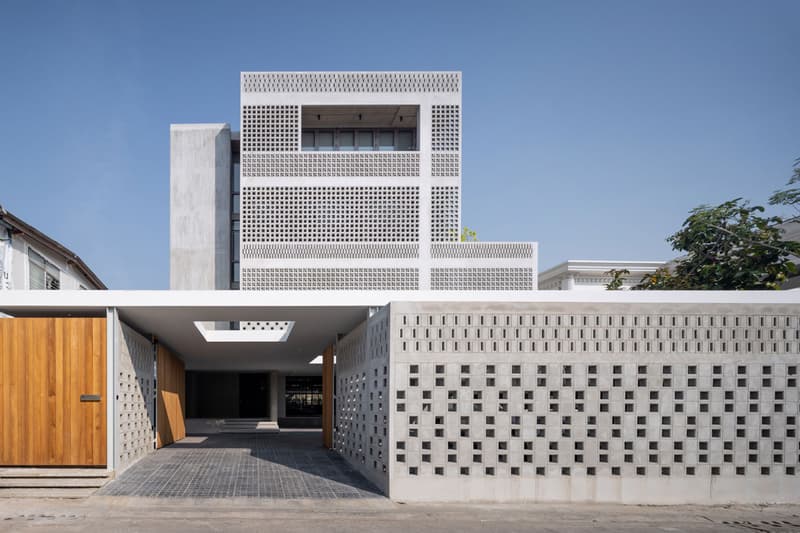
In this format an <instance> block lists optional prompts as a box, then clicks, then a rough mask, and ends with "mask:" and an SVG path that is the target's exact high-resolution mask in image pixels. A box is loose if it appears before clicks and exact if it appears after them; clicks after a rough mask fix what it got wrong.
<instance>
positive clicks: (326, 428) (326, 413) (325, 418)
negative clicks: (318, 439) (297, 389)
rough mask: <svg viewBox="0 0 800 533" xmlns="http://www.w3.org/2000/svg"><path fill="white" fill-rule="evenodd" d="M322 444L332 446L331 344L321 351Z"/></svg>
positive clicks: (327, 446)
mask: <svg viewBox="0 0 800 533" xmlns="http://www.w3.org/2000/svg"><path fill="white" fill-rule="evenodd" d="M322 445H323V446H325V447H326V448H333V345H331V346H328V347H327V348H325V350H324V351H323V352H322Z"/></svg>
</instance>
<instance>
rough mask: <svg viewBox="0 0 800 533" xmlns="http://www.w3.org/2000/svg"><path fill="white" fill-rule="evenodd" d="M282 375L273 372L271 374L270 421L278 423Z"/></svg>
mask: <svg viewBox="0 0 800 533" xmlns="http://www.w3.org/2000/svg"><path fill="white" fill-rule="evenodd" d="M280 378H281V376H280V374H279V373H278V372H275V371H272V372H270V373H269V419H270V420H272V421H273V422H277V421H278V405H279V404H280Z"/></svg>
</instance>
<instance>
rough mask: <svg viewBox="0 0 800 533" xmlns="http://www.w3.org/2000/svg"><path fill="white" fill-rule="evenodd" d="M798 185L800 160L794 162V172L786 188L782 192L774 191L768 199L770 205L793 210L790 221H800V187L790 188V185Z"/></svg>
mask: <svg viewBox="0 0 800 533" xmlns="http://www.w3.org/2000/svg"><path fill="white" fill-rule="evenodd" d="M799 184H800V158H798V159H796V160H795V162H794V171H793V172H792V177H791V178H789V182H788V183H787V184H786V185H787V187H786V188H785V189H783V190H778V191H775V192H774V193H773V194H772V196H770V197H769V203H770V205H786V206H789V207H791V208H793V209H794V212H795V213H794V216H793V217H792V218H791V220H794V221H797V220H798V219H800V186H796V187H792V185H799Z"/></svg>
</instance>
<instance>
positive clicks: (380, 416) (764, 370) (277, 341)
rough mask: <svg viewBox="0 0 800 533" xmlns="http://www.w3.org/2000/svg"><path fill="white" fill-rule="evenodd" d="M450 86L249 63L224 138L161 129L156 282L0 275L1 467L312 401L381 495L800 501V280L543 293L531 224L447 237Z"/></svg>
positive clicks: (450, 222)
mask: <svg viewBox="0 0 800 533" xmlns="http://www.w3.org/2000/svg"><path fill="white" fill-rule="evenodd" d="M461 82H462V78H461V75H460V74H459V73H453V72H298V73H285V72H282V73H274V72H253V73H243V74H242V76H241V109H242V116H241V124H242V131H241V134H240V135H236V134H235V133H231V132H230V128H229V127H228V126H226V125H224V124H216V125H179V126H173V127H172V129H171V143H172V152H171V153H172V156H171V183H170V186H171V202H170V203H171V214H170V235H171V256H170V280H171V290H169V291H71V292H68V291H54V292H48V291H9V292H8V293H5V294H3V295H2V296H0V312H5V313H7V314H9V315H11V316H13V317H14V318H5V319H0V467H3V466H5V467H8V466H17V467H25V466H59V467H62V468H63V467H93V468H95V469H97V470H102V471H104V472H109V473H113V474H114V475H116V476H118V477H119V480H118V483H120V486H126V485H124V483H123V482H124V480H125V476H126V470H128V469H129V468H130V469H131V471H134V470H135V468H136V467H135V464H136V463H137V461H140V460H142V458H144V457H146V456H148V455H149V454H151V453H153V452H154V448H158V447H163V446H166V445H169V444H170V443H172V442H174V441H180V440H181V439H183V438H184V437H185V435H186V433H187V428H188V432H189V433H191V432H192V431H193V430H192V428H193V426H194V427H199V428H200V429H201V430H203V431H206V432H210V431H220V430H221V431H226V427H225V426H226V424H227V423H228V421H230V419H231V418H236V419H241V418H243V417H244V418H247V419H253V420H256V421H260V422H264V423H269V424H271V426H270V427H272V428H273V429H274V425H275V423H276V422H277V424H278V425H279V426H281V427H287V426H289V425H291V424H292V422H293V421H292V420H290V419H292V418H296V419H298V420H300V419H302V420H303V423H312V422H313V420H311V419H313V418H314V417H315V416H318V417H319V422H320V424H321V425H322V432H321V433H322V437H321V441H322V442H321V444H322V445H323V446H325V447H327V448H330V449H332V450H335V452H336V453H337V454H338V456H339V457H341V458H343V459H344V460H345V461H347V463H348V465H349V466H348V468H352V469H355V470H357V471H358V472H360V473H361V474H362V475H363V476H364V477H365V478H366V479H368V480H369V481H370V482H372V484H374V486H375V487H377V488H378V490H379V491H380V492H382V493H383V494H385V495H386V496H388V497H389V498H392V499H395V500H401V501H414V500H417V501H419V500H423V501H442V500H451V501H562V502H578V501H580V502H623V503H646V504H665V503H698V504H699V503H730V502H798V495H800V471H799V470H798V469H800V448H798V442H800V441H799V439H798V434H797V432H798V430H799V429H800V427H798V417H800V412H799V410H800V386H798V378H800V375H798V369H800V357H798V356H799V355H800V296H798V293H797V292H795V291H753V292H745V291H737V292H720V291H692V292H684V291H569V290H567V291H539V290H536V288H537V283H538V282H537V275H536V247H535V244H534V243H484V242H479V243H472V242H470V243H462V242H459V241H458V239H457V234H458V228H459V227H460V209H459V206H460V192H461V191H460V186H461V153H460V147H461V136H462V121H461V88H462V87H461ZM605 266H607V265H604V266H603V267H602V268H605ZM236 288H238V289H240V290H230V289H236ZM41 339H46V342H43V341H42V340H41ZM320 360H321V362H322V364H321V365H319V364H314V363H317V362H319V361H320ZM292 415H297V416H292ZM216 420H224V422H219V423H217V422H215V421H216ZM309 420H311V422H309ZM294 422H297V420H295V421H294ZM233 423H236V422H235V421H233ZM237 429H238V428H237ZM252 429H253V430H258V427H254V428H252ZM156 453H158V452H156ZM168 456H169V454H166V455H163V456H162V457H165V460H166V459H167V458H168ZM143 462H144V461H143ZM160 469H161V471H165V470H167V471H168V470H169V468H168V465H163V464H162V465H161V466H160ZM200 470H201V469H197V471H196V472H193V473H192V475H191V476H189V477H192V476H194V475H199V474H198V472H200ZM215 472H217V473H216V475H217V476H223V477H224V476H231V479H233V477H234V476H236V475H237V474H236V472H235V471H227V470H219V471H215ZM2 479H3V472H2V469H1V468H0V480H2ZM180 481H181V480H180V479H175V480H173V479H171V478H170V479H169V480H167V481H165V483H167V484H169V483H178V482H180ZM232 483H233V482H232ZM134 484H136V485H137V486H141V483H134ZM166 490H167V492H170V490H169V489H166ZM0 492H2V489H0ZM174 492H179V491H174Z"/></svg>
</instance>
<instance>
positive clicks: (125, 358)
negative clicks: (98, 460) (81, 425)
mask: <svg viewBox="0 0 800 533" xmlns="http://www.w3.org/2000/svg"><path fill="white" fill-rule="evenodd" d="M114 328H115V341H116V342H115V353H114V357H115V359H116V362H115V368H116V374H117V383H116V388H115V391H116V396H117V398H116V402H117V406H116V409H115V414H116V420H115V425H116V431H115V435H116V455H117V459H116V460H117V466H116V470H117V472H118V473H120V472H122V471H123V470H125V469H126V468H127V467H128V466H130V465H132V464H133V463H135V462H136V461H138V460H139V459H141V458H142V457H144V456H145V455H147V454H149V453H150V452H152V451H153V449H154V448H155V440H154V439H155V416H156V415H155V374H154V370H155V360H154V350H153V345H152V344H151V343H150V341H149V340H147V339H146V338H145V337H143V336H142V335H140V334H139V333H137V332H136V331H134V330H133V329H132V328H130V327H129V326H128V325H127V324H125V323H123V322H121V321H120V320H118V319H117V320H115V321H114Z"/></svg>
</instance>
